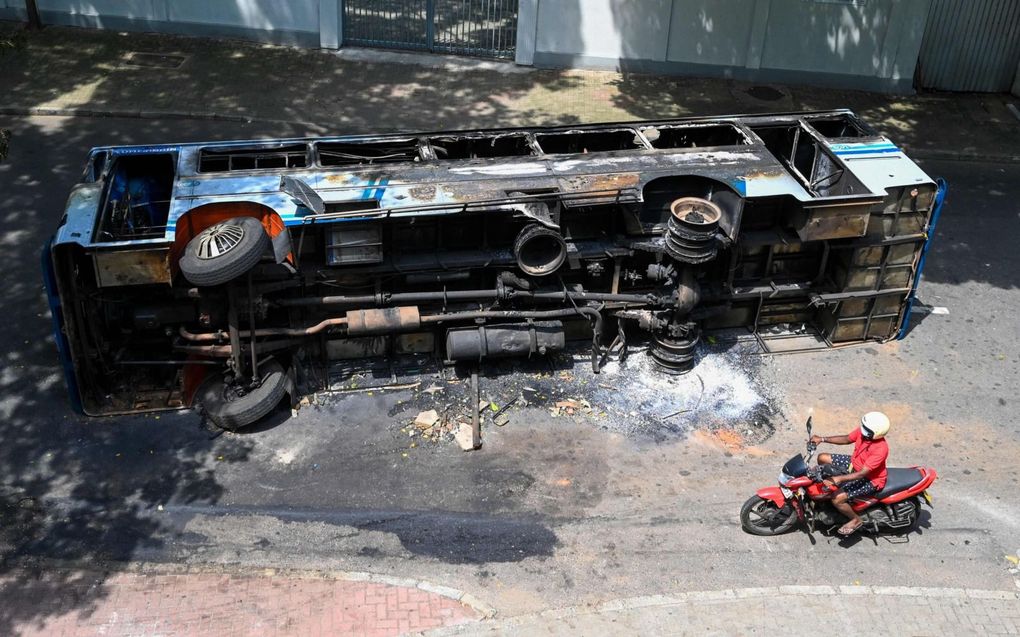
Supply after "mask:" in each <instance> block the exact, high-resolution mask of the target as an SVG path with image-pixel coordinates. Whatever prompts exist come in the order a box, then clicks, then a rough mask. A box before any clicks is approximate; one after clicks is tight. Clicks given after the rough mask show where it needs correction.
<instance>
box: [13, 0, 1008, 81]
mask: <svg viewBox="0 0 1020 637" xmlns="http://www.w3.org/2000/svg"><path fill="white" fill-rule="evenodd" d="M36 3H37V6H38V9H39V12H40V15H41V17H42V20H43V22H44V23H46V24H56V25H67V26H79V27H91V28H104V29H116V30H129V31H130V30H134V31H154V32H162V33H179V34H186V35H199V36H214V37H236V38H245V39H252V40H257V41H266V42H273V43H277V44H286V45H295V46H302V47H322V48H339V47H342V46H371V47H381V48H392V49H403V50H410V51H420V52H435V53H455V54H466V55H475V56H482V57H491V58H502V59H512V60H515V61H516V62H517V63H518V64H521V65H529V66H536V67H542V68H601V69H616V70H621V71H625V72H637V73H656V74H674V75H697V76H710V77H728V78H734V79H741V80H749V81H755V82H776V83H805V84H819V85H827V86H837V87H846V88H857V89H866V90H880V91H890V92H909V91H912V90H914V89H915V88H931V89H939V90H966V91H993V92H994V91H1009V90H1010V89H1011V87H1012V88H1013V90H1014V91H1016V90H1017V89H1018V88H1020V2H1016V1H1015V0H968V2H964V3H961V2H959V1H958V0H288V1H286V2H282V1H280V0H36ZM25 16H26V11H25V0H0V19H9V20H23V19H25Z"/></svg>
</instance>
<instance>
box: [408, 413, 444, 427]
mask: <svg viewBox="0 0 1020 637" xmlns="http://www.w3.org/2000/svg"><path fill="white" fill-rule="evenodd" d="M437 422H439V412H437V411H436V410H435V409H430V410H428V411H423V412H419V413H418V417H417V418H415V419H414V426H415V427H417V428H418V429H431V428H432V427H434V426H435V425H436V423H437Z"/></svg>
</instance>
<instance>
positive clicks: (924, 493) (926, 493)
mask: <svg viewBox="0 0 1020 637" xmlns="http://www.w3.org/2000/svg"><path fill="white" fill-rule="evenodd" d="M921 495H923V496H924V499H925V501H926V502H927V503H928V506H932V501H931V496H930V495H928V492H927V491H924V492H922V493H921Z"/></svg>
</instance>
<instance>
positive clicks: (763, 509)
mask: <svg viewBox="0 0 1020 637" xmlns="http://www.w3.org/2000/svg"><path fill="white" fill-rule="evenodd" d="M795 524H797V512H796V511H794V510H793V507H789V508H788V510H787V509H782V508H779V507H777V506H776V504H775V502H772V501H771V500H765V499H764V498H761V497H759V496H756V495H752V496H751V497H750V498H748V499H747V502H745V503H744V506H742V507H740V526H742V527H743V528H744V531H746V532H748V533H750V534H752V535H779V534H780V533H786V532H787V531H789V530H790V529H792V528H793V527H794V525H795Z"/></svg>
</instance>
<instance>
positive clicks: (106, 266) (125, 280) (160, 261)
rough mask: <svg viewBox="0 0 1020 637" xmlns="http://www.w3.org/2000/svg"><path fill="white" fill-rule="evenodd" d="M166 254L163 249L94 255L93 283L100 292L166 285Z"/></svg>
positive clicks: (168, 278) (167, 276)
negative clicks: (104, 289)
mask: <svg viewBox="0 0 1020 637" xmlns="http://www.w3.org/2000/svg"><path fill="white" fill-rule="evenodd" d="M168 257H169V254H168V252H167V250H166V249H165V248H156V249H150V250H124V251H118V252H96V253H95V254H93V255H92V258H93V259H94V260H95V266H96V283H97V284H98V285H99V287H101V288H109V287H120V286H123V285H149V284H153V283H162V284H167V285H168V284H169V283H170V263H169V262H168Z"/></svg>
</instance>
